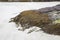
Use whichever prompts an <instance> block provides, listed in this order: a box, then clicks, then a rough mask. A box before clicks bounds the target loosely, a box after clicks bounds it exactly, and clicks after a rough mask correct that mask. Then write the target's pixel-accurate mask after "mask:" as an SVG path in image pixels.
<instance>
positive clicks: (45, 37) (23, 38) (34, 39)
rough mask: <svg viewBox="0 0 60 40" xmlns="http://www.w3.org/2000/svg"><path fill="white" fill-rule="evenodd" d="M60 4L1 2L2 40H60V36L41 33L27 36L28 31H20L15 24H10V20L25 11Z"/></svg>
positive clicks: (0, 38)
mask: <svg viewBox="0 0 60 40" xmlns="http://www.w3.org/2000/svg"><path fill="white" fill-rule="evenodd" d="M57 4H60V2H50V3H49V2H46V3H44V2H40V3H33V2H31V3H19V2H16V3H15V2H10V3H9V2H3V3H2V2H0V40H60V36H57V35H49V34H46V33H43V32H42V31H39V32H32V33H31V34H27V31H28V29H27V31H24V32H22V31H18V30H17V28H16V25H15V24H14V23H8V22H9V20H10V18H12V17H14V16H16V15H18V14H19V13H20V12H22V11H24V10H30V9H39V8H43V7H48V6H54V5H57Z"/></svg>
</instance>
